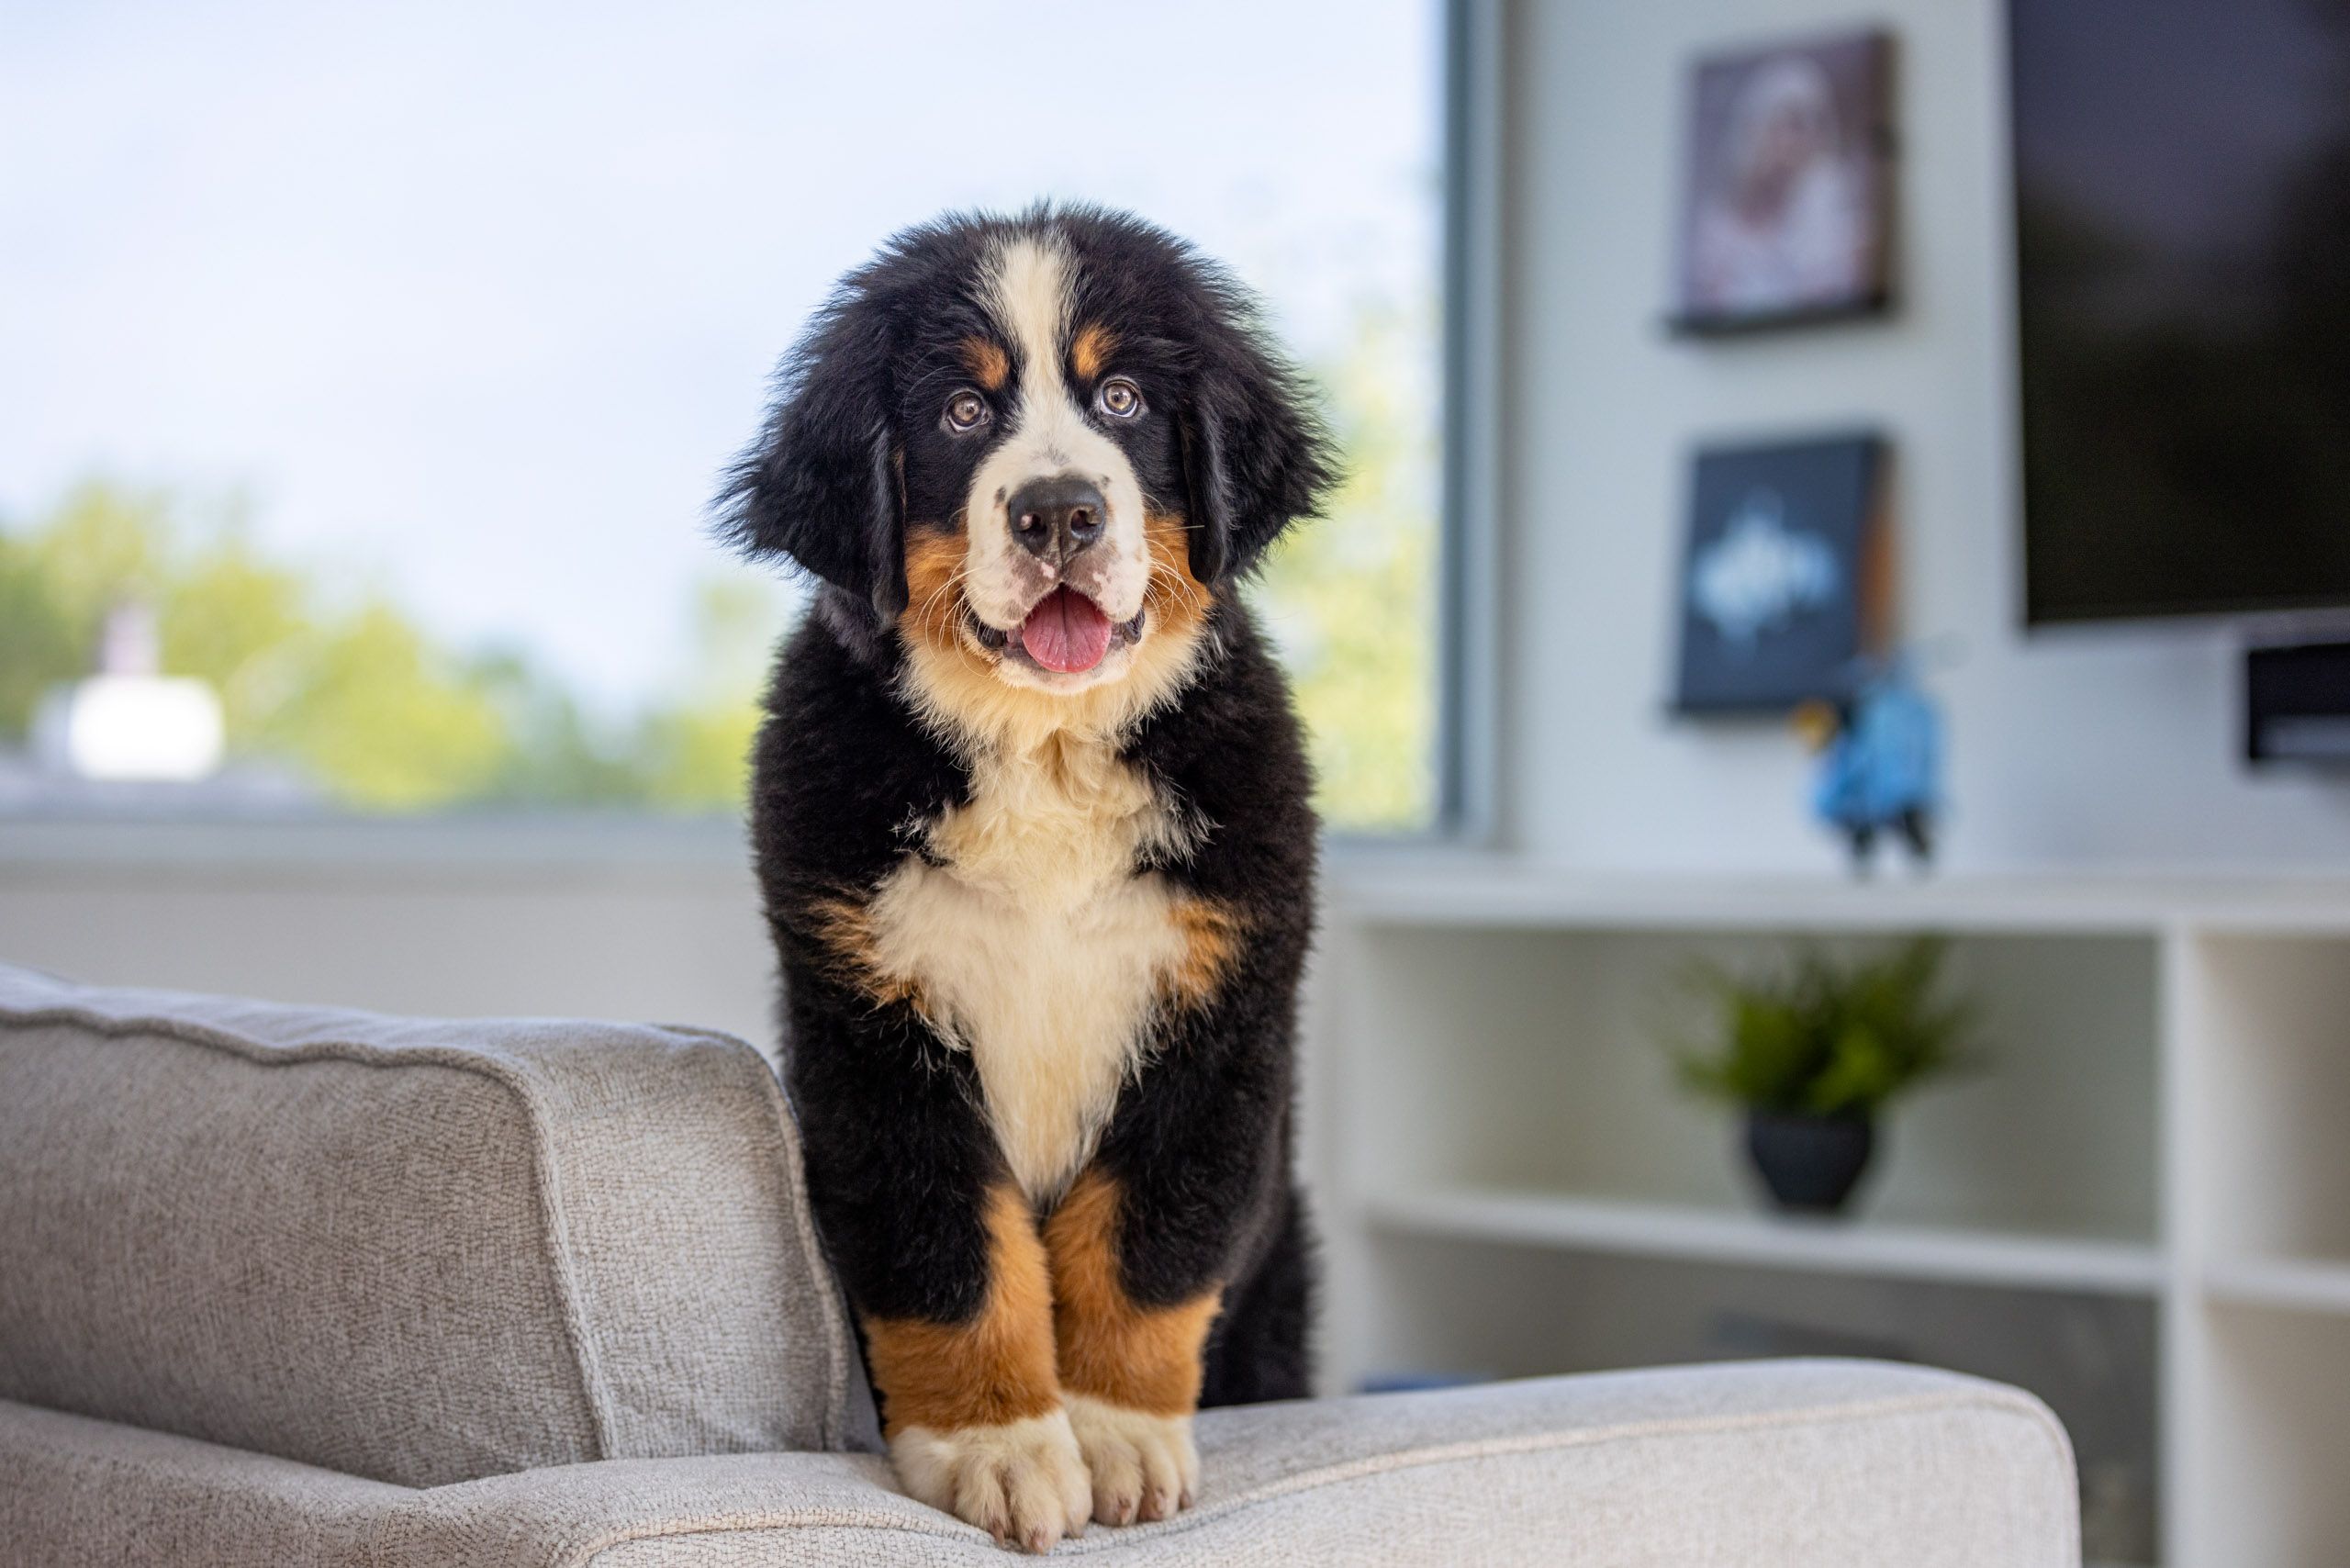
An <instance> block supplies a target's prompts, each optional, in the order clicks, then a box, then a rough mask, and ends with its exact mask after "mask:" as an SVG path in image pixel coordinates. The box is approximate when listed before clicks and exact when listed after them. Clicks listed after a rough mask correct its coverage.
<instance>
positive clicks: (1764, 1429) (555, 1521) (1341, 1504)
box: [0, 1361, 2080, 1568]
mask: <svg viewBox="0 0 2350 1568" xmlns="http://www.w3.org/2000/svg"><path fill="white" fill-rule="evenodd" d="M1200 1442H1201V1450H1202V1457H1203V1461H1204V1465H1205V1476H1204V1484H1203V1490H1202V1495H1201V1500H1200V1506H1198V1507H1196V1508H1194V1509H1193V1510H1192V1511H1191V1512H1190V1513H1187V1514H1185V1515H1183V1516H1181V1518H1176V1519H1173V1520H1169V1521H1167V1522H1166V1523H1163V1524H1157V1525H1145V1526H1138V1527H1136V1528H1133V1529H1125V1530H1111V1529H1098V1528H1097V1529H1093V1530H1091V1531H1090V1532H1089V1533H1088V1534H1087V1535H1086V1536H1085V1537H1084V1538H1082V1539H1081V1540H1075V1541H1071V1542H1069V1543H1066V1544H1064V1545H1063V1546H1062V1548H1061V1549H1060V1550H1061V1551H1062V1552H1063V1553H1065V1554H1067V1555H1071V1556H1085V1555H1092V1556H1096V1557H1099V1558H1101V1559H1102V1561H1103V1562H1105V1563H1110V1564H1122V1563H1127V1562H1134V1563H1152V1564H1176V1563H1190V1562H1200V1563H1205V1562H1247V1563H1255V1564H1276V1563H1296V1564H1301V1565H1304V1564H1312V1565H1314V1568H1327V1565H1329V1564H1333V1563H1348V1564H1357V1563H1365V1564H1380V1563H1392V1564H1411V1563H1446V1564H1451V1563H1494V1564H1516V1563H1526V1564H1534V1563H1555V1562H1590V1563H1605V1564H1607V1565H1608V1568H1647V1565H1653V1568H1666V1565H1668V1564H1670V1565H1673V1568H1881V1565H1882V1564H1885V1563H1888V1562H1899V1563H1902V1564H1904V1565H1905V1568H1979V1565H1982V1564H1993V1563H1996V1564H1999V1565H2000V1568H2075V1565H2076V1564H2077V1562H2078V1561H2079V1551H2080V1547H2079V1528H2078V1518H2077V1508H2076V1495H2075V1481H2074V1474H2073V1464H2072V1453H2071V1450H2070V1447H2069V1446H2068V1444H2067V1443H2066V1441H2065V1434H2064V1431H2063V1429H2062V1428H2060V1427H2058V1426H2057V1424H2056V1422H2055V1420H2054V1418H2053V1417H2051V1416H2050V1415H2049V1414H2048V1412H2047V1410H2046V1408H2045V1407H2044V1406H2042V1405H2041V1404H2040V1403H2039V1402H2038V1401H2036V1400H2034V1399H2032V1398H2031V1397H2030V1396H2029V1395H2027V1394H2019V1393H2017V1392H2016V1391H2014V1390H2012V1389H2007V1388H2002V1387H2000V1386H1998V1385H1997V1384H1994V1383H1982V1382H1978V1381H1976V1380H1975V1379H1972V1378H1962V1377H1957V1376H1953V1375H1952V1374H1949V1373H1943V1372H1923V1371H1919V1370H1915V1369H1908V1368H1898V1367H1887V1366H1879V1365H1874V1364H1870V1363H1863V1362H1825V1361H1814V1362H1801V1361H1798V1362H1774V1363H1756V1364H1752V1365H1746V1366H1735V1367H1708V1368H1689V1369H1682V1370H1676V1371H1668V1372H1624V1373H1610V1374H1606V1375H1602V1376H1594V1377H1573V1378H1549V1379H1541V1380H1537V1381H1533V1382H1527V1383H1501V1384H1495V1385H1493V1386H1491V1387H1485V1388H1476V1389H1462V1390H1458V1391H1452V1392H1448V1393H1442V1394H1405V1395H1389V1396H1384V1397H1378V1398H1366V1399H1340V1400H1324V1401H1315V1402H1311V1403H1302V1404H1293V1405H1274V1406H1258V1407H1254V1408H1250V1409H1242V1410H1229V1411H1215V1412H1211V1413H1209V1414H1208V1415H1205V1416H1203V1417H1201V1421H1200ZM205 1449H206V1445H202V1444H196V1443H191V1442H188V1441H187V1440H185V1439H171V1438H161V1437H156V1436H154V1435H152V1434H146V1433H136V1432H126V1431H125V1430H124V1429H123V1428H106V1427H105V1426H104V1425H103V1424H102V1423H96V1422H88V1421H82V1420H80V1419H78V1418H76V1417H63V1416H55V1415H51V1414H50V1413H48V1412H42V1411H28V1410H26V1409H25V1408H23V1407H21V1406H13V1407H12V1406H0V1530H5V1531H6V1536H5V1537H4V1538H0V1539H8V1540H12V1541H14V1542H31V1543H36V1546H37V1550H36V1551H35V1552H34V1553H33V1554H32V1555H30V1556H29V1557H28V1561H32V1562H47V1561H57V1562H65V1561H74V1562H105V1561H122V1562H129V1561H147V1560H152V1559H153V1558H154V1557H155V1556H156V1554H157V1552H158V1551H159V1550H160V1543H162V1542H176V1543H180V1544H181V1545H182V1547H183V1550H180V1551H174V1552H173V1553H172V1560H173V1561H176V1562H179V1563H181V1564H183V1565H185V1568H197V1565H204V1564H227V1565H230V1568H241V1565H242V1564H245V1563H247V1562H252V1563H261V1562H273V1563H274V1562H287V1561H308V1562H328V1563H332V1562H367V1563H374V1564H381V1565H383V1568H409V1565H415V1568H422V1565H424V1564H427V1563H431V1564H443V1563H446V1564H477V1565H480V1568H521V1565H523V1564H530V1565H532V1568H587V1565H589V1564H593V1565H594V1568H655V1565H660V1568H705V1565H707V1568H736V1565H740V1564H749V1563H754V1562H756V1563H769V1564H819V1563H858V1562H892V1563H898V1562H903V1563H912V1564H942V1565H943V1564H1000V1563H1002V1562H1004V1561H1005V1559H1004V1558H1003V1556H1002V1553H1001V1552H1000V1551H998V1550H997V1549H996V1548H995V1546H994V1545H993V1544H992V1543H991V1542H990V1540H988V1538H987V1537H986V1536H985V1535H983V1534H981V1533H980V1532H979V1531H978V1530H975V1529H971V1528H969V1527H968V1526H966V1525H963V1524H960V1523H958V1522H957V1521H956V1520H953V1519H950V1518H946V1516H945V1515H942V1514H938V1513H935V1512H934V1511H932V1510H930V1509H928V1508H924V1507H923V1506H920V1505H919V1504H916V1503H914V1502H912V1501H911V1500H910V1499H908V1498H906V1497H904V1496H902V1495H900V1494H898V1493H897V1492H896V1491H894V1490H893V1489H892V1488H891V1487H890V1484H889V1472H888V1469H887V1466H886V1465H885V1464H884V1463H883V1462H881V1461H879V1460H878V1459H875V1458H871V1457H867V1456H858V1455H844V1454H829V1455H816V1454H738V1455H727V1456H721V1457H714V1458H709V1459H676V1460H620V1461H608V1462H601V1463H594V1464H579V1465H565V1466H558V1467H554V1468H550V1469H544V1470H536V1471H529V1472H524V1473H518V1474H513V1475H502V1476H493V1477H490V1478H487V1479H485V1480H480V1481H473V1482H466V1483H463V1484H456V1485H450V1486H441V1487H433V1488H429V1489H424V1490H409V1489H407V1488H401V1487H392V1486H384V1485H379V1484H373V1483H365V1482H355V1481H347V1480H345V1479H344V1478H342V1477H338V1476H332V1475H330V1474H328V1473H324V1472H319V1471H310V1470H306V1469H305V1468H304V1467H302V1466H298V1465H296V1466H289V1465H287V1464H285V1462H282V1461H272V1460H263V1459H260V1458H258V1457H256V1456H250V1455H234V1454H227V1453H226V1452H225V1450H207V1451H206V1452H205V1453H204V1454H201V1455H199V1454H196V1453H192V1452H190V1451H189V1450H205ZM20 1482H33V1483H37V1484H33V1485H31V1486H30V1487H29V1488H28V1487H26V1486H24V1485H20V1484H19V1483H20ZM198 1516H201V1517H202V1520H203V1522H202V1524H201V1528H190V1529H178V1528H170V1529H166V1528H165V1526H166V1523H167V1521H169V1520H172V1519H174V1518H196V1517H198ZM232 1517H233V1518H235V1519H236V1521H237V1522H236V1525H235V1528H233V1529H232V1528H229V1519H230V1518H232ZM118 1518H137V1519H139V1520H141V1521H144V1528H145V1529H149V1530H151V1531H153V1532H154V1533H150V1534H147V1535H145V1536H144V1538H143V1539H141V1540H139V1541H138V1543H137V1544H138V1547H139V1548H140V1550H138V1551H128V1550H125V1549H124V1540H125V1538H124V1537H123V1535H122V1534H121V1532H120V1529H119V1528H117V1526H116V1524H115V1523H114V1521H116V1520H117V1519H118ZM264 1532H268V1533H267V1534H266V1536H264Z"/></svg>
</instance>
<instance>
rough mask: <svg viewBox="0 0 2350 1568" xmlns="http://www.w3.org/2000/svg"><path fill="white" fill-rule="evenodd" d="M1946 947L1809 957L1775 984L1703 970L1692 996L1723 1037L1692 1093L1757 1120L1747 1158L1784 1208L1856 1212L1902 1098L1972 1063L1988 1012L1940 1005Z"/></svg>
mask: <svg viewBox="0 0 2350 1568" xmlns="http://www.w3.org/2000/svg"><path fill="white" fill-rule="evenodd" d="M1946 951H1947V944H1946V943H1944V942H1943V941H1942V939H1941V938H1939V937H1918V938H1915V939H1913V940H1911V941H1908V942H1905V943H1903V944H1901V945H1899V946H1896V947H1893V948H1890V949H1888V950H1885V951H1881V952H1877V953H1874V954H1870V955H1867V956H1863V957H1859V958H1851V959H1842V960H1840V959H1838V958H1833V957H1831V956H1830V955H1829V954H1828V953H1827V952H1825V951H1824V950H1822V949H1820V948H1818V947H1806V948H1804V949H1802V950H1800V951H1799V952H1797V953H1796V956H1795V958H1794V961H1793V962H1792V963H1790V964H1788V965H1786V966H1785V968H1784V969H1779V970H1777V971H1775V972H1774V973H1770V974H1766V975H1760V976H1741V975H1739V974H1736V973H1733V972H1732V971H1730V970H1729V969H1724V968H1722V967H1720V966H1718V965H1710V964H1709V965H1703V966H1700V967H1698V968H1697V969H1695V970H1694V971H1693V972H1692V973H1691V975H1690V977H1689V984H1690V987H1691V989H1692V990H1693V991H1695V992H1696V993H1697V994H1698V995H1699V996H1700V997H1702V998H1703V999H1704V1000H1705V1001H1706V1002H1708V1003H1709V1004H1710V1007H1711V1011H1712V1014H1713V1015H1714V1019H1715V1030H1714V1032H1713V1033H1712V1034H1711V1036H1710V1037H1709V1039H1708V1041H1707V1045H1706V1047H1703V1048H1700V1049H1685V1050H1684V1051H1682V1052H1681V1053H1680V1055H1679V1062H1678V1065H1679V1069H1680V1073H1681V1080H1682V1081H1683V1082H1684V1084H1686V1085H1687V1086H1688V1087H1689V1088H1691V1089H1692V1090H1695V1092H1699V1093H1701V1094H1705V1095H1708V1096H1710V1097H1712V1098H1715V1099H1719V1100H1726V1101H1729V1103H1731V1104H1734V1105H1737V1106H1740V1107H1741V1108H1742V1109H1743V1110H1744V1111H1745V1113H1746V1151H1747V1155H1748V1157H1749V1158H1750V1159H1751V1160H1752V1161H1753V1164H1754V1169H1755V1171H1756V1173H1757V1174H1759V1175H1760V1176H1761V1177H1762V1185H1763V1187H1764V1189H1765V1190H1766V1191H1767V1192H1768V1193H1770V1195H1771V1199H1772V1201H1773V1202H1774V1204H1777V1205H1778V1206H1779V1207H1780V1208H1783V1209H1792V1210H1799V1211H1806V1212H1810V1213H1819V1214H1830V1213H1834V1212H1836V1211H1837V1210H1840V1209H1841V1208H1842V1207H1843V1206H1844V1204H1845V1202H1846V1201H1847V1200H1848V1199H1849V1198H1850V1197H1851V1196H1852V1189H1853V1187H1854V1185H1855V1184H1856V1183H1857V1182H1859V1181H1860V1178H1861V1172H1862V1171H1863V1170H1865V1169H1866V1168H1867V1165H1868V1162H1869V1156H1870V1155H1871V1153H1872V1152H1873V1151H1874V1148H1875V1145H1876V1119H1877V1114H1878V1113H1879V1112H1880V1111H1882V1110H1883V1108H1884V1107H1885V1106H1886V1103H1889V1102H1890V1101H1891V1100H1892V1099H1893V1098H1894V1097H1895V1096H1896V1095H1898V1094H1901V1093H1904V1092H1908V1091H1909V1090H1911V1089H1914V1088H1916V1087H1917V1086H1918V1085H1919V1084H1921V1083H1923V1082H1926V1081H1929V1080H1930V1079H1932V1078H1935V1077H1937V1076H1939V1075H1941V1074H1943V1073H1946V1072H1949V1071H1951V1070H1953V1069H1955V1068H1957V1067H1960V1066H1962V1065H1964V1063H1965V1062H1966V1060H1967V1054H1966V1037H1967V1036H1968V1035H1969V1034H1970V1032H1971V1031H1972V1029H1973V1026H1974V1021H1975V1010H1974V1008H1973V1007H1972V1006H1971V1005H1970V1004H1968V1003H1967V1002H1957V1001H1951V1000H1948V999H1945V998H1943V997H1942V996H1941V995H1940V991H1941V989H1942V988H1941V980H1942V960H1943V958H1944V956H1945V953H1946Z"/></svg>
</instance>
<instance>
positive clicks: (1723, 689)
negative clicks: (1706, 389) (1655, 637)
mask: <svg viewBox="0 0 2350 1568" xmlns="http://www.w3.org/2000/svg"><path fill="white" fill-rule="evenodd" d="M1885 473H1886V442H1885V440H1884V438H1883V437H1882V436H1879V435H1877V434H1875V433H1874V432H1872V431H1858V432H1853V433H1851V434H1844V435H1835V436H1828V437H1822V438H1819V439H1816V440H1809V441H1797V442H1778V443H1774V444H1771V445H1761V446H1723V447H1711V448H1707V449H1706V450H1704V451H1701V452H1699V453H1698V454H1697V455H1696V459H1695V465H1694V467H1693V470H1692V474H1691V482H1690V495H1689V533H1688V546H1687V549H1686V550H1685V552H1684V554H1683V557H1682V567H1681V576H1680V579H1679V584H1678V588H1679V598H1680V618H1681V658H1680V675H1679V679H1678V681H1677V683H1676V686H1675V690H1674V697H1673V707H1674V708H1675V710H1676V711H1680V712H1683V713H1689V714H1709V713H1750V714H1771V713H1784V712H1786V711H1791V710H1792V709H1794V708H1795V707H1796V705H1797V704H1799V703H1802V702H1805V701H1808V700H1813V699H1834V698H1837V697H1840V696H1844V695H1847V694H1849V692H1850V690H1851V684H1852V678H1853V675H1854V672H1855V666H1856V663H1857V661H1858V660H1859V659H1860V657H1861V656H1862V655H1863V654H1867V653H1872V652H1875V651H1877V650H1878V649H1879V648H1880V647H1881V646H1882V644H1883V641H1884V631H1885V627H1886V609H1887V606H1886V591H1885V589H1886V561H1887V556H1886V539H1885V529H1884V525H1883V520H1882V516H1881V514H1882V512H1883V510H1884V509H1883V504H1882V502H1883V495H1884V480H1885Z"/></svg>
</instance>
